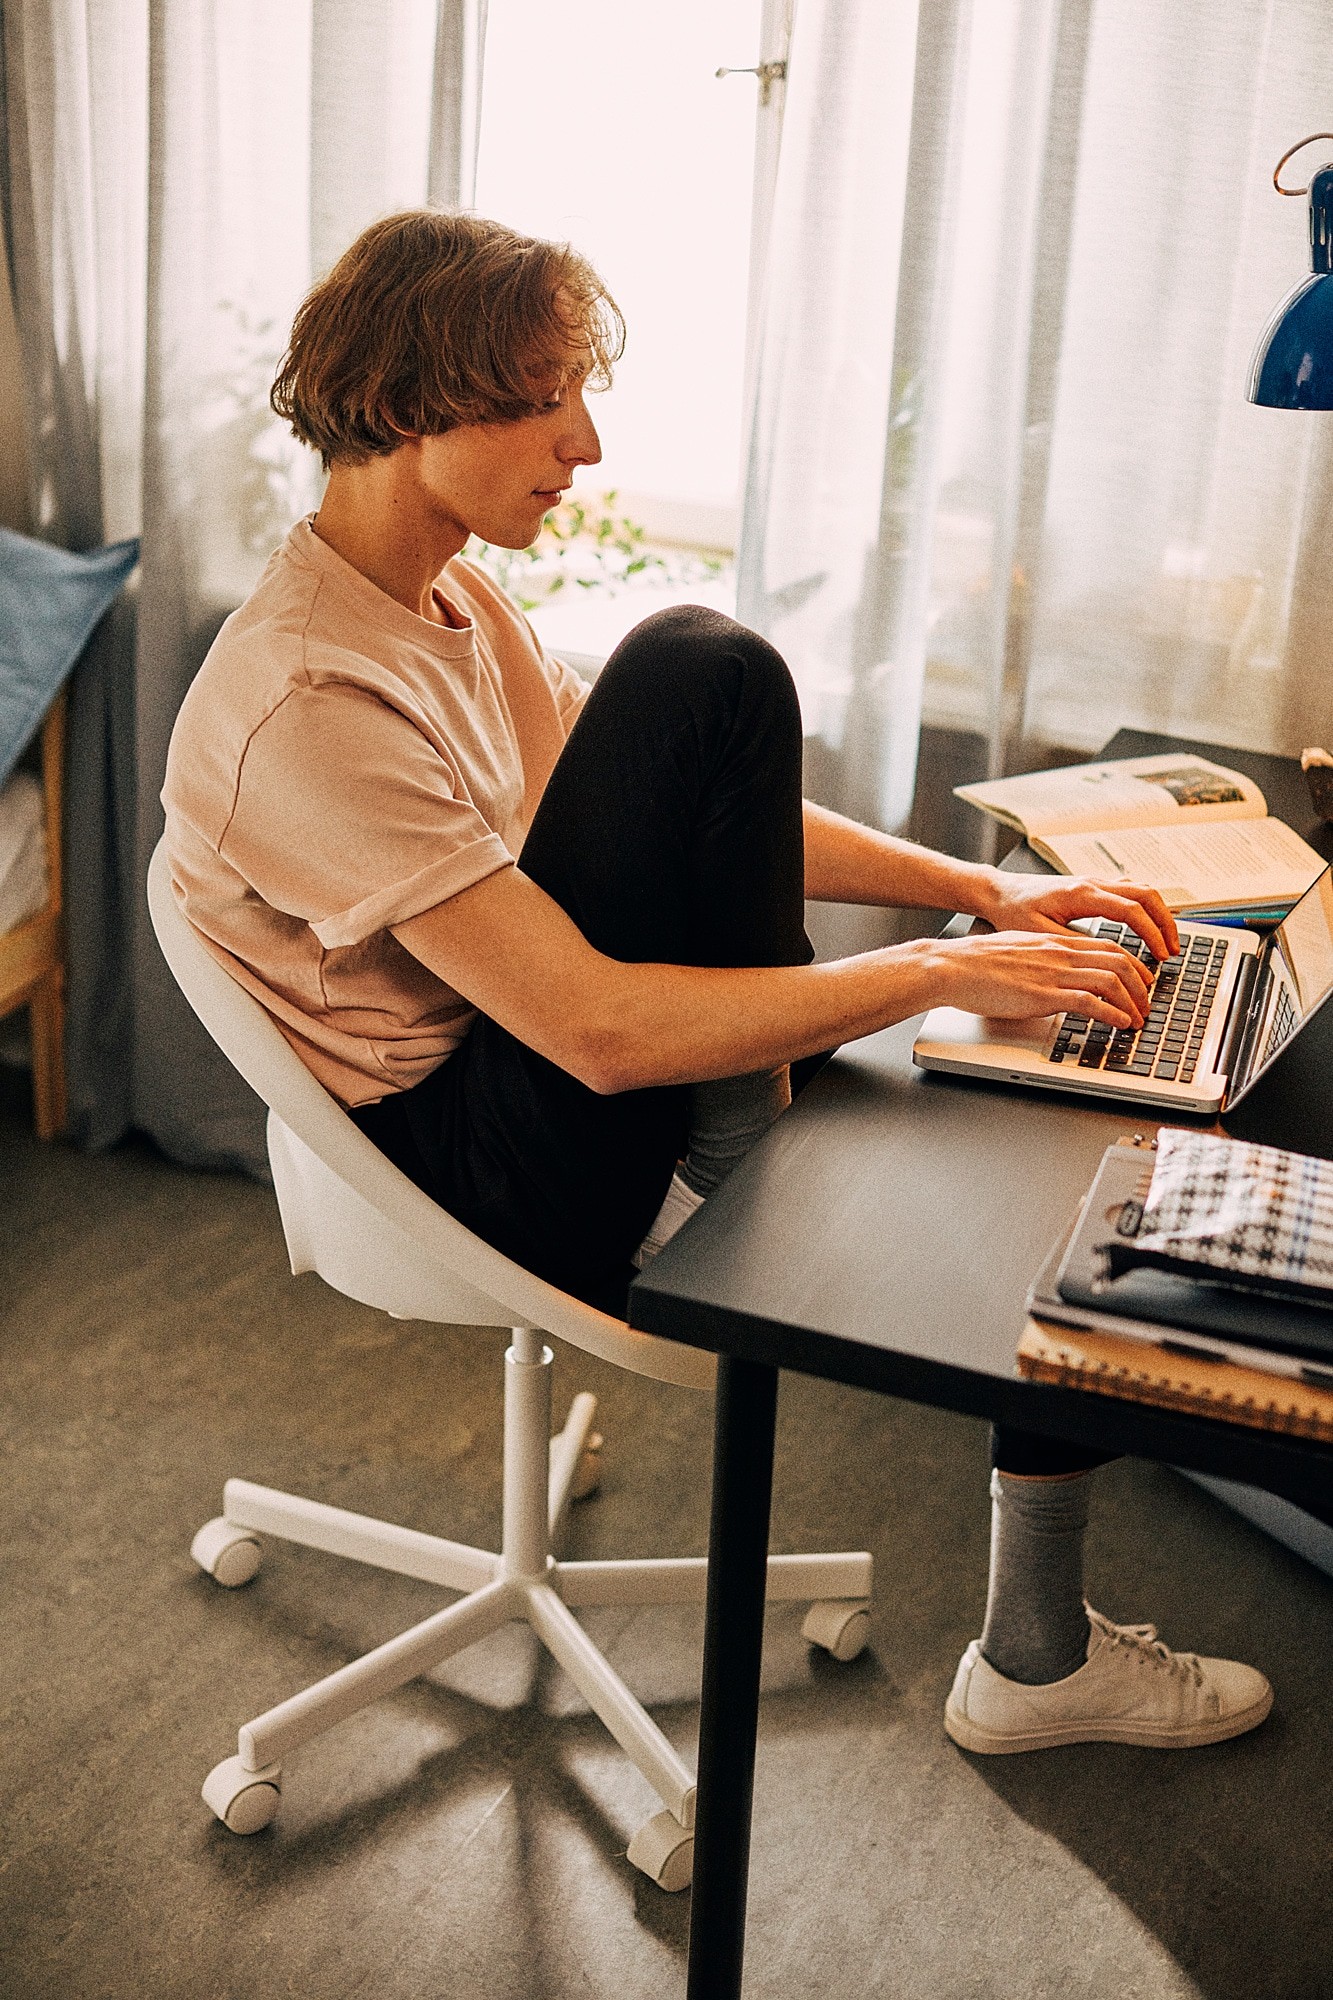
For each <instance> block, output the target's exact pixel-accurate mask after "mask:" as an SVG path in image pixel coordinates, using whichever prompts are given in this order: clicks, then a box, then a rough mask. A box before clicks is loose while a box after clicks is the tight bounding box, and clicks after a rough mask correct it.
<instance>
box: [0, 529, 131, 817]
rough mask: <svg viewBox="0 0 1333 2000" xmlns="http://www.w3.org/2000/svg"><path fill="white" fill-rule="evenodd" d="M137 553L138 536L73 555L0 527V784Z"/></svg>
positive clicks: (108, 605)
mask: <svg viewBox="0 0 1333 2000" xmlns="http://www.w3.org/2000/svg"><path fill="white" fill-rule="evenodd" d="M138 560H139V543H138V540H137V538H136V539H134V540H131V541H128V542H113V543H112V544H111V545H110V547H108V548H105V549H89V551H88V552H87V554H86V555H72V554H71V553H70V551H69V550H68V549H58V548H55V547H54V546H53V545H52V544H51V543H50V542H35V541H33V540H32V538H31V537H30V536H28V535H16V534H15V533H14V531H13V529H12V528H0V785H3V784H4V782H5V780H6V778H7V777H8V776H9V774H10V772H11V771H12V770H13V768H14V766H15V764H16V763H17V762H18V760H19V758H20V757H21V756H22V754H23V751H24V749H25V747H26V745H27V744H28V743H29V741H30V740H31V738H32V734H33V731H34V730H35V729H36V727H37V725H38V723H39V722H40V721H41V719H42V717H43V716H44V715H45V714H46V711H47V709H48V708H49V707H50V706H51V703H52V701H53V700H54V699H55V696H56V694H57V692H58V691H59V689H60V687H61V684H62V683H63V681H64V680H65V677H66V675H67V674H68V673H69V671H70V669H71V668H72V667H73V665H74V662H75V661H76V660H77V659H78V657H79V654H80V653H81V652H82V651H83V649H84V647H85V646H86V645H87V643H88V641H89V639H90V638H91V637H92V634H93V628H94V627H95V626H96V624H97V622H98V620H99V619H100V618H101V617H102V615H103V613H104V612H106V611H107V610H108V609H109V608H110V605H111V603H112V600H113V599H114V598H115V596H116V594H117V593H118V591H119V590H120V587H121V585H122V584H123V583H124V581H125V579H126V577H127V576H128V575H129V573H130V571H131V570H132V569H133V568H134V565H135V564H136V563H137V562H138Z"/></svg>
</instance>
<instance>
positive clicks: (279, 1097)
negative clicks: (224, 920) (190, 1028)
mask: <svg viewBox="0 0 1333 2000" xmlns="http://www.w3.org/2000/svg"><path fill="white" fill-rule="evenodd" d="M148 907H149V912H150V914H151V916H152V920H153V929H154V931H155V932H156V933H157V941H158V943H159V945H160V946H161V948H162V955H163V957H164V958H165V959H166V961H167V964H168V966H169V967H170V968H171V972H172V974H173V976H174V978H175V980H176V983H177V984H178V985H179V987H180V989H181V991H182V992H183V993H184V995H185V997H186V999H187V1000H188V1001H189V1003H190V1005H191V1007H192V1008H193V1009H194V1011H195V1013H196V1014H197V1015H198V1016H199V1019H200V1020H201V1021H202V1022H203V1024H204V1026H205V1028H206V1029H207V1030H208V1032H209V1034H210V1035H211V1036H212V1037H213V1040H214V1041H215V1042H216V1043H217V1045H218V1047H219V1048H220V1049H221V1050H222V1053H223V1054H224V1055H225V1056H226V1057H227V1059H228V1061H229V1062H230V1063H231V1064H232V1065H233V1066H234V1068H236V1069H237V1070H239V1072H240V1074H241V1075H242V1076H243V1077H244V1078H245V1080H246V1082H247V1083H248V1084H249V1085H250V1087H251V1089H252V1090H254V1091H255V1092H256V1093H257V1094H258V1095H259V1097H261V1098H262V1099H263V1101H264V1103H265V1104H267V1106H268V1108H269V1116H268V1150H269V1159H270V1161H271V1163H272V1166H273V1180H274V1186H275V1189H276V1191H277V1196H278V1206H279V1210H280V1212H281V1215H282V1225H283V1231H284V1233H285V1235H286V1238H287V1248H288V1251H289V1254H290V1257H291V1264H292V1270H293V1271H294V1272H295V1271H317V1272H318V1273H319V1275H320V1276H321V1277H322V1278H324V1279H325V1280H326V1282H327V1283H329V1284H330V1285H332V1286H333V1287H334V1288H335V1289H336V1290H337V1291H340V1292H345V1293H346V1294H347V1295H348V1296H349V1297H351V1298H354V1299H359V1300H360V1301H361V1302H362V1303H363V1304H365V1305H371V1306H378V1307H379V1308H380V1309H381V1310H383V1311H385V1312H388V1313H392V1314H394V1315H395V1316H396V1317H397V1318H399V1319H422V1320H433V1321H436V1322H441V1323H444V1324H447V1325H458V1326H531V1327H539V1328H540V1329H541V1330H542V1331H543V1332H546V1333H551V1334H555V1335H557V1336H558V1337H559V1338H560V1339H561V1340H567V1341H570V1342H571V1343H572V1344H573V1345H574V1346H576V1347H581V1348H584V1349H585V1350H586V1351H587V1352H589V1353H592V1354H597V1355H600V1356H601V1357H602V1359H603V1360H606V1361H610V1362H613V1363H615V1364H616V1365H617V1366H618V1367H621V1368H628V1369H632V1370H633V1371H634V1372H635V1373H636V1374H640V1375H648V1376H651V1377H653V1379H654V1380H656V1381H659V1382H678V1383H681V1384H682V1385H684V1386H686V1387H689V1388H700V1389H702V1388H710V1387H711V1386H712V1383H713V1380H714V1375H715V1365H716V1364H715V1362H714V1359H713V1356H712V1355H711V1354H706V1353H704V1352H702V1351H700V1350H697V1349H694V1348H689V1347H681V1346H678V1345H677V1344H676V1342H674V1341H668V1340H659V1339H657V1338H655V1337H654V1336H653V1335H652V1334H646V1333H636V1332H635V1331H634V1330H633V1329H632V1328H630V1327H628V1326H626V1325H625V1323H624V1321H623V1320H618V1319H615V1318H613V1317H612V1316H611V1315H610V1314H609V1313H603V1312H598V1311H597V1310H596V1309H595V1308H594V1307H592V1306H587V1305H584V1304H583V1302H582V1301H581V1300H579V1299H574V1298H571V1297H570V1296H569V1295H568V1293H566V1292H562V1291H558V1290H557V1289H556V1287H555V1286H554V1285H548V1284H547V1283H545V1281H544V1280H543V1279H541V1278H535V1277H534V1276H533V1275H532V1273H531V1272H530V1271H525V1270H524V1269H523V1268H522V1266H521V1265H519V1264H515V1263H514V1262H513V1261H512V1260H511V1259H510V1258H508V1257H505V1256H503V1255H502V1254H501V1253H500V1252H499V1251H498V1250H493V1249H492V1248H491V1246H490V1244H488V1243H483V1242H482V1241H481V1239H480V1237H478V1236H474V1235H473V1234H472V1232H471V1230H469V1229H465V1228H464V1226H463V1224H462V1223H461V1222H459V1221H458V1220H457V1219H456V1218H455V1217H454V1216H452V1215H450V1214H449V1213H448V1212H447V1210H445V1209H443V1208H441V1207H440V1206H439V1205H438V1203H436V1202H434V1201H432V1200H431V1198H430V1196H429V1195H427V1194H425V1193H423V1192H422V1190H421V1189H420V1188H418V1187H416V1186H414V1185H413V1183H412V1182H411V1181H409V1180H408V1179H407V1177H406V1175H405V1174H401V1173H400V1172H399V1171H398V1169H397V1167H395V1166H393V1165H392V1164H391V1162H390V1161H389V1160H387V1159H386V1158H385V1157H384V1155H383V1154H382V1153H381V1152H380V1151H379V1149H378V1148H377V1147H376V1146H374V1145H372V1143H371V1141H370V1140H369V1139H367V1137H366V1136H365V1134H364V1133H363V1132H362V1131H361V1130H360V1128H359V1127H358V1126H357V1125H355V1124H353V1122H352V1120H351V1119H350V1118H349V1117H348V1116H347V1113H346V1112H345V1111H344V1110H343V1109H342V1107H341V1106H340V1105H339V1104H337V1103H336V1102H335V1101H334V1099H333V1098H332V1097H330V1095H329V1093H328V1092H327V1091H326V1090H325V1089H324V1088H323V1086H322V1085H321V1084H320V1083H318V1082H317V1081H316V1079H315V1078H314V1077H313V1076H312V1075H311V1073H310V1071H309V1070H308V1069H307V1068H306V1066H305V1064H304V1063H303V1062H302V1061H301V1059H300V1057H299V1056H298V1055H297V1053H296V1051H295V1050H294V1049H293V1048H292V1046H291V1044H290V1043H289V1042H288V1041H287V1040H286V1038H285V1036H284V1035H283V1034H282V1033H281V1032H280V1030H279V1029H278V1028H277V1027H276V1025H275V1024H274V1022H273V1020H272V1018H271V1017H270V1016H269V1014H268V1013H266V1011H265V1010H264V1008H263V1007H261V1006H260V1004H259V1002H258V1001H257V1000H255V999H254V998H253V997H252V996H251V995H250V994H249V993H247V992H246V991H245V988H244V987H243V986H241V984H240V983H239V981H237V980H236V979H233V978H232V976H231V974H230V973H229V972H228V971H227V969H226V967H225V966H224V965H223V964H222V963H221V961H220V960H219V959H217V958H215V957H214V956H213V954H212V952H210V951H209V949H208V948H207V946H206V945H205V944H204V943H203V942H202V940H201V939H200V938H199V937H198V935H197V934H196V932H195V931H194V930H193V929H192V927H191V926H190V924H189V923H188V922H187V920H186V918H185V916H184V915H183V913H182V911H181V909H180V906H179V904H178V903H177V901H176V896H175V892H174V890H173V888H172V884H171V869H170V864H169V862H168V860H167V855H166V850H165V846H164V844H163V843H162V842H161V841H159V843H158V845H157V848H156V850H155V851H154V854H153V858H152V861H151V863H150V864H149V869H148Z"/></svg>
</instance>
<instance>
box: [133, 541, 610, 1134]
mask: <svg viewBox="0 0 1333 2000" xmlns="http://www.w3.org/2000/svg"><path fill="white" fill-rule="evenodd" d="M436 587H437V590H438V591H439V592H440V593H441V594H442V595H443V596H444V597H445V599H446V600H447V602H448V604H449V606H450V608H451V610H452V611H453V613H454V615H455V616H456V617H461V618H463V619H465V620H467V621H468V622H467V624H466V625H465V627H464V628H463V629H453V628H451V627H446V626H443V625H435V624H432V623H431V622H430V621H429V620H427V619H425V618H421V617H418V616H417V615H416V613H414V612H411V611H408V610H406V609H405V608H404V607H403V606H402V605H401V604H398V603H396V602H395V601H394V600H393V599H392V598H390V597H386V596H385V594H384V592H383V591H381V590H379V589H378V588H377V587H376V586H375V585H374V584H373V583H370V582H369V581H368V580H367V579H366V578H365V577H363V576H362V575H361V574H360V572H359V571H357V570H354V569H353V568H352V567H351V566H350V564H348V563H345V562H344V561H343V560H342V558H341V556H338V555H335V554H334V552H333V550H332V549H331V548H329V547H328V546H327V544H326V543H324V542H322V541H320V539H319V537H318V535H316V534H315V532H314V530H313V528H312V527H311V525H310V523H309V521H300V522H298V523H297V525H296V526H295V527H294V528H293V529H292V531H291V533H290V535H289V536H288V537H287V540H286V541H285V542H284V543H283V545H282V547H281V548H280V549H279V550H278V551H277V553H276V554H275V555H274V556H273V558H272V560H271V561H270V563H269V565H268V567H267V569H266V570H265V571H264V574H263V576H262V577H261V578H260V581H259V584H258V586H257V588H256V589H255V592H254V594H253V596H251V597H250V598H249V599H248V600H247V601H246V603H244V604H243V605H242V606H241V608H240V610H239V611H236V612H234V613H233V615H232V616H231V617H230V618H229V619H228V620H227V622H226V624H225V625H224V626H223V628H222V630H221V632H220V633H219V634H218V636H217V639H216V640H215V641H214V643H213V646H212V648H211V650H210V652H209V655H208V658H207V659H206V660H205V661H204V664H203V666H202V667H201V668H200V670H199V673H198V675H197V677H196V679H195V681H194V684H193V686H192V687H191V689H190V691H189V693H188V694H187V695H186V697H185V701H184V703H183V704H182V707H181V711H180V714H179V716H178V717H177V720H176V726H175V729H174V730H173V732H172V737H171V748H170V751H169V753H168V757H167V776H166V784H165V786H164V788H163V792H162V803H163V805H164V806H165V807H166V815H167V826H166V841H167V852H168V855H169V857H170V861H171V877H172V882H173V885H174V887H175V891H176V895H177V897H178V899H179V901H180V903H181V907H182V908H183V910H184V911H185V914H186V916H187V917H188V918H189V920H190V922H191V923H192V924H193V926H194V928H195V929H196V930H197V931H198V932H199V934H200V936H201V937H202V938H203V940H204V942H205V944H207V945H208V946H209V948H210V950H211V951H212V952H213V953H214V955H215V956H216V957H217V958H219V959H221V961H222V963H223V964H224V965H225V966H226V967H227V969H228V971H229V972H231V973H233V974H234V976H235V977H236V978H237V979H238V980H239V981H240V983H241V984H242V985H243V986H244V987H246V988H247V990H248V991H249V992H251V993H253V994H254V996H255V998H256V999H258V1000H260V1001H262V1003H263V1005H264V1006H265V1007H266V1008H267V1009H268V1011H269V1013H270V1014H271V1015H272V1016H273V1018H274V1020H275V1021H276V1022H277V1024H278V1026H279V1027H280V1028H281V1029H282V1031H283V1033H284V1034H285V1035H286V1037H287V1039H288V1041H289V1042H291V1043H292V1045H293V1047H294V1048H295V1049H296V1050H297V1052H298V1053H299V1054H300V1056H301V1057H302V1059H303V1060H304V1061H305V1063H306V1064H307V1065H308V1067H309V1068H310V1069H311V1070H313V1072H314V1074H315V1075H316V1076H317V1077H318V1078H319V1080H320V1082H321V1083H322V1084H324V1085H325V1087H326V1088H327V1089H328V1090H330V1091H332V1092H333V1094H334V1095H335V1096H336V1097H338V1098H339V1099H340V1100H341V1101H342V1102H343V1103H344V1104H347V1105H353V1104H368V1103H372V1102H373V1101H374V1100H375V1099H377V1098H380V1097H384V1096H386V1095H387V1094H388V1093H389V1092H391V1091H395V1090H405V1089H407V1088H408V1087H409V1085H411V1084H414V1083H417V1082H419V1081H420V1079H421V1078H422V1077H423V1076H426V1075H428V1074H429V1072H430V1071H431V1070H432V1069H434V1068H435V1067H436V1065H437V1064H439V1063H440V1062H442V1061H443V1059H444V1058H445V1057H446V1056H447V1055H448V1054H449V1053H450V1052H451V1050H453V1049H455V1048H457V1046H458V1044H459V1042H460V1041H461V1040H462V1038H463V1036H464V1034H465V1033H466V1032H467V1028H468V1025H469V1023H470V1021H471V1019H472V1011H471V1009H470V1008H469V1007H468V1005H467V1003H466V1001H464V1000H463V999H462V998H461V997H460V996H459V995H458V994H457V993H455V992H454V990H453V988H452V987H450V986H447V985H446V984H445V983H444V981H443V980H441V979H437V978H436V976H435V975H434V973H432V972H430V971H428V970H427V968H426V967H425V966H424V965H422V964H421V963H420V962H419V960H417V959H415V958H413V957H412V955H411V953H410V952H409V951H407V950H406V948H405V947H404V946H403V945H401V944H399V942H398V940H397V939H396V938H395V937H394V936H393V934H392V932H391V930H390V928H389V927H390V925H392V924H397V923H404V922H406V921H407V919H408V918H409V917H415V916H420V914H421V913H422V911H424V910H429V909H433V908H434V907H435V906H436V904H438V903H443V902H444V901H446V900H447V898H448V897H450V896H455V895H457V894H458V892H459V891H460V890H461V889H467V888H470V887H471V886H472V884H473V883H475V882H480V881H481V880H482V879H483V877H485V876H487V875H490V874H493V873H494V872H495V871H496V870H497V869H500V868H507V867H510V866H511V865H512V863H513V862H514V860H515V858H516V857H517V855H518V852H519V850H520V848H521V846H522V844H523V840H524V837H525V835H526V833H527V830H528V827H529V826H530V824H531V822H532V816H533V813H534V812H535V811H536V808H537V802H538V800H539V799H540V798H541V795H542V792H543V791H544V790H545V787H546V782H547V779H548V778H549V777H550V775H551V771H552V768H553V767H554V765H555V761H556V758H557V757H558V756H559V754H560V751H561V749H562V748H563V746H564V742H565V738H566V737H567V735H568V734H569V731H570V729H571V728H572V726H573V723H574V720H575V717H576V716H577V715H578V713H579V709H580V707H581V706H582V703H583V700H584V697H585V696H586V694H587V692H588V690H587V688H586V687H585V685H584V684H583V683H582V682H581V681H580V680H579V679H578V678H577V676H576V675H574V674H573V673H572V672H571V671H570V670H569V669H568V668H567V667H565V666H562V665H561V664H560V663H559V662H558V661H555V660H551V659H549V658H548V657H547V656H546V654H545V653H543V651H542V649H541V646H540V644H539V643H538V641H537V639H536V637H535V635H534V634H533V632H532V629H531V627H530V626H529V625H528V623H527V620H526V619H525V618H524V617H523V616H522V614H521V613H520V612H519V611H518V610H517V609H516V608H515V606H514V605H513V604H511V603H510V601H509V599H508V598H507V597H506V596H505V595H504V593H503V592H502V591H501V590H500V589H499V588H498V586H497V585H495V584H494V583H492V582H491V581H490V579H489V578H488V577H487V576H486V574H485V572H484V571H483V570H481V569H479V568H478V567H477V566H476V564H474V563H470V562H465V561H464V560H463V559H462V558H461V557H457V556H456V557H455V558H454V559H453V561H452V562H450V563H448V564H446V566H445V568H444V570H443V571H442V572H441V575H440V579H439V583H438V585H437V586H436Z"/></svg>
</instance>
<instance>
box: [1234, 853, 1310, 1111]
mask: <svg viewBox="0 0 1333 2000" xmlns="http://www.w3.org/2000/svg"><path fill="white" fill-rule="evenodd" d="M1330 993H1333V870H1330V869H1328V868H1325V870H1324V872H1323V874H1322V875H1320V876H1319V877H1318V879H1317V880H1316V881H1314V882H1312V883H1311V885H1310V887H1309V888H1308V889H1307V890H1306V892H1305V894H1304V895H1303V896H1302V897H1301V900H1300V901H1299V903H1295V904H1293V905H1292V907H1291V909H1290V910H1289V911H1288V912H1287V914H1286V916H1285V917H1284V918H1283V920H1282V922H1281V923H1280V924H1279V925H1278V927H1277V929H1276V930H1275V931H1273V932H1272V933H1271V934H1270V936H1269V938H1268V943H1267V949H1266V952H1265V954H1264V970H1263V971H1262V972H1261V973H1260V987H1259V997H1260V999H1261V1009H1262V1011H1261V1013H1260V1016H1259V1019H1258V1021H1257V1022H1256V1023H1255V1027H1254V1030H1253V1032H1252V1034H1251V1036H1250V1037H1248V1038H1247V1039H1248V1041H1249V1053H1248V1055H1246V1056H1244V1057H1243V1058H1242V1073H1241V1074H1240V1075H1239V1076H1237V1077H1236V1079H1235V1082H1236V1084H1237V1085H1238V1088H1235V1089H1233V1091H1232V1094H1231V1102H1232V1104H1235V1103H1238V1102H1239V1100H1240V1098H1241V1097H1243V1096H1244V1094H1245V1092H1246V1091H1247V1090H1249V1088H1250V1086H1251V1085H1252V1084H1253V1083H1255V1082H1256V1081H1257V1079H1258V1078H1259V1077H1260V1076H1261V1075H1262V1074H1263V1072H1264V1071H1265V1070H1266V1069H1267V1068H1268V1065H1269V1064H1270V1063H1271V1062H1272V1061H1273V1058H1274V1057H1275V1056H1276V1055H1277V1054H1278V1051H1279V1050H1280V1049H1281V1048H1282V1047H1283V1046H1284V1045H1285V1044H1286V1043H1287V1042H1289V1041H1290V1040H1291V1037H1292V1036H1293V1035H1294V1034H1295V1033H1296V1031H1297V1029H1298V1028H1300V1027H1303V1026H1304V1024H1305V1022H1306V1021H1308V1020H1309V1018H1310V1016H1311V1014H1313V1013H1314V1012H1315V1011H1316V1009H1317V1008H1319V1007H1320V1006H1322V1004H1323V1002H1324V1001H1325V1000H1326V999H1327V998H1328V996H1329V994H1330Z"/></svg>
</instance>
